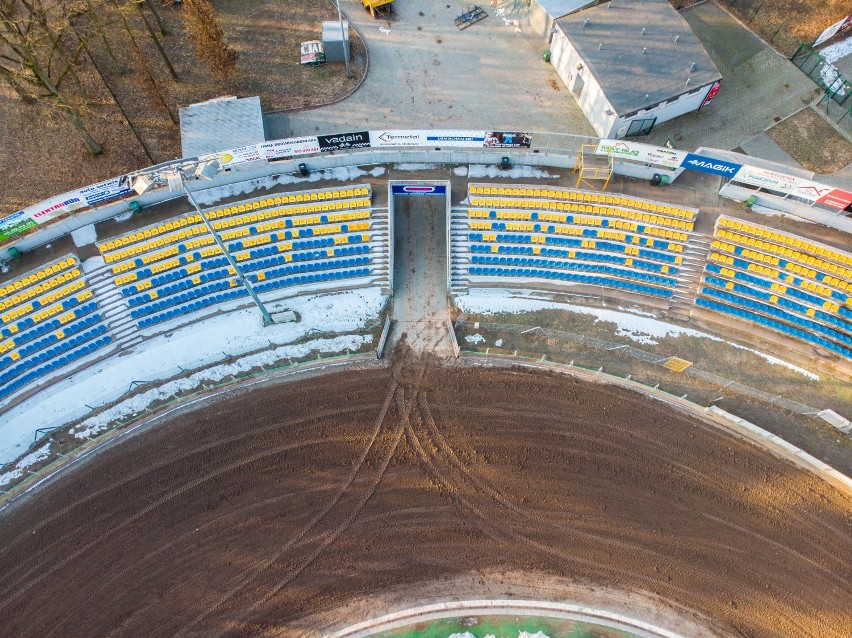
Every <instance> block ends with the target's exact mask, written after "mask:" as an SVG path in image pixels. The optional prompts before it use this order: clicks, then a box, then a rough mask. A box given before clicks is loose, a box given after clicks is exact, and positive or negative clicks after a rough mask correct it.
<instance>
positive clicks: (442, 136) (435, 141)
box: [426, 130, 487, 148]
mask: <svg viewBox="0 0 852 638" xmlns="http://www.w3.org/2000/svg"><path fill="white" fill-rule="evenodd" d="M486 134H487V133H486V131H455V130H453V131H429V132H428V133H427V135H426V142H427V144H426V145H427V146H441V145H445V146H460V147H472V148H482V147H483V146H484V145H485V135H486Z"/></svg>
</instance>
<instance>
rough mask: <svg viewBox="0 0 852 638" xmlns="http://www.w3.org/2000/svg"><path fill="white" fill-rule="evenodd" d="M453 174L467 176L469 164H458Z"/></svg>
mask: <svg viewBox="0 0 852 638" xmlns="http://www.w3.org/2000/svg"><path fill="white" fill-rule="evenodd" d="M453 175H458V176H459V177H465V176H467V166H456V167H455V168H454V169H453Z"/></svg>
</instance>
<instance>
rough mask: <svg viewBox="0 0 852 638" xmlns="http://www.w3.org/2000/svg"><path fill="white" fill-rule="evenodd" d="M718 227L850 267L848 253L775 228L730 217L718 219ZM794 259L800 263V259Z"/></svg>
mask: <svg viewBox="0 0 852 638" xmlns="http://www.w3.org/2000/svg"><path fill="white" fill-rule="evenodd" d="M718 226H719V228H728V229H732V230H735V231H737V232H739V233H744V234H746V235H753V236H755V237H760V238H763V239H768V240H770V242H772V243H773V244H781V245H783V246H787V247H789V248H792V249H793V250H794V254H795V253H796V252H798V253H799V254H800V255H805V256H807V255H810V256H815V257H818V258H824V259H826V260H830V261H833V262H836V263H838V264H841V265H849V266H852V255H850V254H849V253H846V252H843V251H840V250H837V249H835V248H831V247H830V246H824V245H821V244H817V243H814V242H811V241H808V240H807V239H804V238H802V237H797V236H795V235H789V234H787V233H785V232H783V231H779V230H777V229H775V228H768V227H766V226H760V225H758V224H751V223H749V222H744V221H742V220H740V219H734V218H732V217H720V218H719V220H718ZM795 258H796V259H797V260H799V261H801V258H800V257H795Z"/></svg>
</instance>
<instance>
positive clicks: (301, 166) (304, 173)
mask: <svg viewBox="0 0 852 638" xmlns="http://www.w3.org/2000/svg"><path fill="white" fill-rule="evenodd" d="M310 174H311V172H310V171H309V170H308V167H307V166H305V163H304V162H302V163H301V164H299V175H301V176H302V177H307V176H308V175H310Z"/></svg>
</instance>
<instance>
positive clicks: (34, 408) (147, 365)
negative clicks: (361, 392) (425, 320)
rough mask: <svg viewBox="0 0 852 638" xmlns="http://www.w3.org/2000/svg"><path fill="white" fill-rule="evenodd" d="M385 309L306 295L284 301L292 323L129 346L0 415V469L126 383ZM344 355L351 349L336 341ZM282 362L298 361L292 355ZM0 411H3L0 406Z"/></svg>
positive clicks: (248, 313) (237, 322) (242, 323)
mask: <svg viewBox="0 0 852 638" xmlns="http://www.w3.org/2000/svg"><path fill="white" fill-rule="evenodd" d="M384 303H385V298H384V296H383V295H382V294H381V290H380V289H379V288H376V287H374V288H365V289H363V290H353V291H347V292H341V293H332V294H312V295H305V296H302V297H294V298H291V299H287V300H285V305H286V306H287V307H288V308H289V309H290V310H293V311H294V312H296V313H297V314H298V315H299V316H300V317H301V321H300V322H298V323H286V324H276V325H273V326H269V327H267V328H263V327H261V326H260V321H259V320H258V315H257V311H256V310H255V309H253V308H247V309H243V310H237V311H233V312H228V313H216V314H214V315H212V316H210V317H209V318H206V319H204V320H203V321H199V322H197V323H193V324H190V325H188V326H185V327H183V328H179V329H176V330H175V331H173V332H170V333H166V334H165V335H161V336H159V337H155V338H153V339H149V340H147V341H144V342H142V343H141V344H139V345H137V346H135V347H134V348H133V350H132V354H131V355H129V356H122V357H118V356H115V357H110V358H109V359H106V360H104V361H102V362H99V363H97V364H96V365H93V366H91V367H89V368H87V369H85V370H82V371H80V372H79V373H77V374H75V375H73V376H71V377H69V378H68V379H64V380H62V381H60V382H58V383H56V384H53V385H51V386H49V387H48V388H45V389H44V390H43V391H41V392H39V393H38V394H36V395H35V396H33V397H31V398H29V399H27V400H26V401H24V402H22V403H20V404H18V405H16V406H15V407H14V408H12V409H11V410H9V411H8V412H6V413H5V414H4V415H3V420H2V424H0V463H5V462H8V461H11V460H13V459H14V458H15V457H16V456H17V455H18V453H19V451H18V450H20V446H21V445H22V444H26V443H28V442H31V441H32V440H33V434H34V432H35V430H36V429H37V428H43V427H61V426H62V425H64V424H66V423H70V422H72V421H74V420H76V419H80V418H82V417H84V416H85V415H86V414H88V413H89V412H90V411H91V409H92V408H96V407H99V406H102V405H105V404H108V403H111V402H113V401H116V400H118V399H119V398H120V397H121V396H122V395H123V394H125V393H126V392H128V390H129V389H130V386H131V384H134V385H136V384H138V383H139V382H140V381H142V382H150V381H155V380H158V379H166V378H169V377H173V376H176V375H177V374H179V373H180V371H181V367H183V368H190V369H192V368H199V367H202V366H204V365H208V364H213V363H216V362H219V361H221V360H222V359H224V358H225V353H227V354H228V355H230V356H239V355H241V354H244V353H246V352H250V351H254V350H260V349H262V348H271V347H272V348H274V347H277V346H280V345H283V344H287V343H292V342H293V341H296V340H298V339H302V338H304V337H306V336H309V335H310V334H312V333H317V332H330V333H333V332H349V331H353V330H357V329H359V328H361V327H362V326H363V325H364V323H365V322H366V321H367V320H369V319H372V318H375V317H377V316H378V313H379V311H380V310H381V309H382V307H383V306H384ZM341 347H342V348H343V349H345V348H347V347H350V346H349V345H346V344H345V343H341ZM287 356H298V355H296V354H292V355H287ZM0 409H2V407H0Z"/></svg>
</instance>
